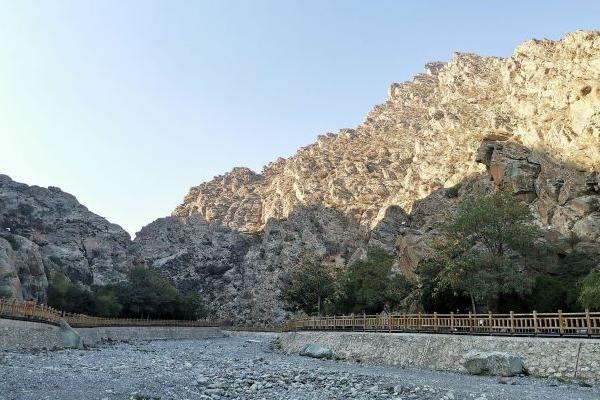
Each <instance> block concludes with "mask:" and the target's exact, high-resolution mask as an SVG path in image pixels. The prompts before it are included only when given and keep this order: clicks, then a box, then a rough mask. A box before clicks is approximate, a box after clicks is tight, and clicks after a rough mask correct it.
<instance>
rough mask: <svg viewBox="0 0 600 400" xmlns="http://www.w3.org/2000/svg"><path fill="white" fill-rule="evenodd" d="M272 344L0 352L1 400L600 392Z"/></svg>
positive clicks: (494, 397) (523, 397)
mask: <svg viewBox="0 0 600 400" xmlns="http://www.w3.org/2000/svg"><path fill="white" fill-rule="evenodd" d="M270 344H271V339H270V338H268V337H260V336H257V337H253V338H248V337H246V338H245V337H236V336H232V337H228V338H216V339H206V340H194V341H154V342H137V343H120V344H116V345H106V346H104V347H102V348H100V349H92V350H65V351H55V352H44V353H39V354H21V353H7V354H5V355H4V357H3V358H2V355H1V354H0V399H3V400H4V399H6V400H41V399H60V400H71V399H72V400H83V399H95V400H96V399H97V400H103V399H106V400H113V399H161V400H164V399H190V400H191V399H310V400H322V399H323V400H324V399H419V400H434V399H435V400H441V399H446V400H449V399H455V400H460V399H465V400H467V399H468V400H474V399H479V400H484V399H485V400H511V399H514V400H530V399H531V400H534V399H535V400H538V399H539V400H542V399H543V400H548V399H550V400H552V399H560V400H566V399H569V400H577V399H581V400H592V399H595V400H597V399H599V398H600V389H599V388H598V387H591V388H590V387H582V386H579V385H577V384H564V383H560V382H556V381H550V380H537V379H530V378H514V379H513V378H510V379H508V380H502V382H500V381H498V379H496V378H490V377H473V376H467V375H459V374H449V373H439V372H431V371H419V370H406V369H404V370H403V369H398V368H392V367H381V366H373V365H361V364H357V363H349V362H343V361H322V360H314V359H310V358H305V357H299V356H287V355H283V354H279V353H277V352H274V351H272V350H271V346H270Z"/></svg>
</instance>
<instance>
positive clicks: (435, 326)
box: [433, 312, 438, 332]
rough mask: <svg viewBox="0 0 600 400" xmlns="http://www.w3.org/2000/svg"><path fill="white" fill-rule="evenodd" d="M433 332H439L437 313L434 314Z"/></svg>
mask: <svg viewBox="0 0 600 400" xmlns="http://www.w3.org/2000/svg"><path fill="white" fill-rule="evenodd" d="M433 330H434V331H436V332H437V330H438V317H437V312H434V313H433Z"/></svg>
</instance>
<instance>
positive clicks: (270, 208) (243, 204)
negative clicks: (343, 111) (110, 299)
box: [175, 32, 600, 232]
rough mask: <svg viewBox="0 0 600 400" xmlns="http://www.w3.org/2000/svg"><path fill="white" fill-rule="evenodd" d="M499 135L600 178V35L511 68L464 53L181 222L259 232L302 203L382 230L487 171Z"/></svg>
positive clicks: (546, 50)
mask: <svg viewBox="0 0 600 400" xmlns="http://www.w3.org/2000/svg"><path fill="white" fill-rule="evenodd" d="M490 134H495V135H498V136H502V137H504V138H510V139H511V140H513V141H515V142H518V143H521V144H523V145H524V146H526V147H527V148H530V149H535V150H536V151H540V152H541V153H544V154H549V155H551V156H552V157H553V158H554V159H556V160H557V161H558V162H562V163H570V164H576V165H578V166H579V167H580V168H583V169H586V170H590V171H593V170H596V171H597V170H598V169H600V151H599V150H600V149H599V145H598V142H599V135H600V33H598V32H575V33H572V34H569V35H567V36H565V38H563V39H562V40H559V41H550V40H542V41H539V40H532V41H528V42H525V43H523V44H522V45H520V46H519V47H518V48H517V49H516V51H515V53H514V54H513V56H512V57H509V58H496V57H480V56H477V55H474V54H466V53H457V54H455V56H454V57H453V58H452V60H451V61H449V62H447V63H439V62H436V63H430V64H427V65H426V66H425V72H424V73H423V74H420V75H417V76H416V77H414V78H413V79H412V80H410V81H407V82H404V83H394V84H392V85H391V87H390V90H389V95H388V100H387V101H386V102H385V103H384V104H381V105H378V106H376V107H374V108H373V110H372V111H371V112H370V113H369V114H368V115H367V117H366V118H365V120H364V122H363V123H362V124H361V125H360V126H358V127H357V128H356V129H345V130H341V131H340V132H339V133H338V134H327V135H322V136H320V137H319V138H318V139H317V141H316V142H315V143H314V144H312V145H310V146H306V147H304V148H302V149H300V150H299V151H298V152H297V153H296V154H295V155H294V156H292V157H290V158H288V159H279V160H278V161H277V162H275V163H273V164H272V165H269V166H267V167H266V168H265V169H264V171H263V174H262V175H256V174H254V173H252V172H251V171H249V170H240V171H236V170H234V171H232V172H230V173H229V174H226V175H224V176H221V177H216V178H215V179H214V180H213V181H211V182H208V183H203V184H201V185H199V186H197V187H195V188H193V189H192V190H191V191H190V193H189V194H188V196H186V198H185V200H184V202H183V204H182V205H181V206H179V207H178V208H177V209H176V211H175V215H190V214H194V213H197V214H199V215H201V216H203V217H204V218H206V219H207V220H209V221H220V222H222V223H224V224H225V225H227V226H229V227H232V228H235V229H239V230H241V231H244V232H257V231H260V230H262V229H263V228H264V226H265V224H266V222H267V220H268V219H269V218H285V217H287V216H288V215H289V214H290V213H291V212H292V211H293V210H294V208H295V207H296V206H297V205H302V204H306V205H310V204H318V205H322V206H324V207H330V208H335V209H338V210H342V211H343V212H344V213H345V214H347V215H349V216H351V217H352V218H354V219H355V220H357V221H358V222H360V223H361V224H363V225H365V226H367V227H370V228H373V227H375V226H376V224H377V222H378V221H380V220H381V219H382V218H383V217H384V215H385V210H386V209H387V208H388V207H389V206H392V205H398V206H400V207H402V208H403V209H404V210H406V211H410V210H411V208H412V205H413V203H414V201H415V200H418V199H421V198H424V197H426V196H427V195H429V194H430V193H432V192H433V191H435V190H436V189H439V188H444V187H446V188H448V187H451V186H453V185H455V184H457V183H458V182H460V181H462V180H463V179H465V178H467V177H468V176H469V175H470V174H473V173H477V172H479V173H480V172H482V171H483V170H482V168H481V166H480V165H478V164H477V163H475V162H474V161H473V160H475V158H476V157H475V156H476V153H477V151H478V148H479V145H480V143H481V142H482V140H484V139H485V138H486V136H489V135H490ZM531 168H532V169H533V170H535V166H533V165H531ZM533 170H532V171H531V172H532V173H535V171H533ZM522 189H523V190H525V189H526V190H528V191H531V189H532V188H522Z"/></svg>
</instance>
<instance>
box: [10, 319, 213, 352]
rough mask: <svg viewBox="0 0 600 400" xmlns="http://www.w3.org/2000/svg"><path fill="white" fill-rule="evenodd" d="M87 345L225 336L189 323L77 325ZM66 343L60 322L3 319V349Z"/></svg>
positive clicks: (47, 346) (41, 347) (52, 347)
mask: <svg viewBox="0 0 600 400" xmlns="http://www.w3.org/2000/svg"><path fill="white" fill-rule="evenodd" d="M75 331H77V333H79V335H80V336H81V339H82V340H83V343H84V345H86V346H95V345H98V344H100V343H102V342H106V341H111V340H112V341H130V340H167V339H172V340H183V339H205V338H209V337H222V336H223V332H221V330H220V329H219V328H200V327H198V328H185V327H110V328H77V329H75ZM62 347H63V337H62V332H61V329H60V328H59V327H58V326H54V325H48V324H41V323H38V322H29V321H17V320H11V319H0V351H2V350H9V351H11V350H44V349H56V348H62Z"/></svg>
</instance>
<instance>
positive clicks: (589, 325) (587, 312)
mask: <svg viewBox="0 0 600 400" xmlns="http://www.w3.org/2000/svg"><path fill="white" fill-rule="evenodd" d="M585 323H586V325H587V334H588V336H592V319H591V318H590V310H588V309H587V308H586V309H585Z"/></svg>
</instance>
